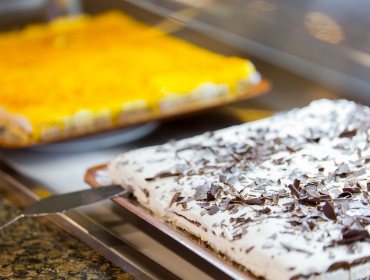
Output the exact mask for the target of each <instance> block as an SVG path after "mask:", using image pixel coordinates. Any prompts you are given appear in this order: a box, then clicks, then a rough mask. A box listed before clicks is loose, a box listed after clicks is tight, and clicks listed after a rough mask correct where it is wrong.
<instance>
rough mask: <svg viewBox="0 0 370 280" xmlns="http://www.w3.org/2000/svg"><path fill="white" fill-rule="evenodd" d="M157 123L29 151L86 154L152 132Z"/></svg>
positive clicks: (43, 146) (37, 147) (32, 148)
mask: <svg viewBox="0 0 370 280" xmlns="http://www.w3.org/2000/svg"><path fill="white" fill-rule="evenodd" d="M158 126H159V124H158V122H150V123H147V124H144V125H140V126H135V127H130V128H122V129H116V130H114V131H107V132H100V133H97V134H94V135H90V136H86V137H81V138H76V139H71V140H66V141H63V142H55V143H51V144H45V145H40V146H35V147H31V148H30V150H33V151H37V152H47V153H70V152H86V151H91V150H97V149H104V148H109V147H113V146H117V145H122V144H125V143H128V142H131V141H134V140H136V139H139V138H141V137H144V136H146V135H148V134H149V133H151V132H153V131H154V130H155V129H156V128H157V127H158Z"/></svg>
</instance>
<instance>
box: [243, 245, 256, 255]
mask: <svg viewBox="0 0 370 280" xmlns="http://www.w3.org/2000/svg"><path fill="white" fill-rule="evenodd" d="M253 248H254V246H252V247H250V248H248V249H246V250H245V253H246V254H248V253H249V252H250V251H252V250H253Z"/></svg>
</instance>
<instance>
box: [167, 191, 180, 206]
mask: <svg viewBox="0 0 370 280" xmlns="http://www.w3.org/2000/svg"><path fill="white" fill-rule="evenodd" d="M180 194H181V192H177V193H175V194H174V196H173V197H172V199H171V202H170V207H171V206H172V204H174V203H175V201H176V200H177V199H178V198H179V196H180Z"/></svg>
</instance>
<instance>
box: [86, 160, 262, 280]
mask: <svg viewBox="0 0 370 280" xmlns="http://www.w3.org/2000/svg"><path fill="white" fill-rule="evenodd" d="M104 174H107V165H99V166H95V167H92V168H90V169H88V170H87V172H86V174H85V182H87V183H88V184H89V185H90V186H91V187H93V188H97V187H101V186H103V185H102V182H103V181H104V179H107V178H104ZM112 200H113V201H114V202H116V203H118V204H119V205H121V206H123V207H124V208H126V209H127V210H129V211H130V212H132V213H133V214H135V215H136V216H138V217H140V218H141V219H143V220H144V221H146V222H147V223H149V224H151V225H152V226H154V227H155V228H157V229H158V230H160V231H162V232H163V233H165V234H166V235H167V236H169V237H171V238H173V239H174V240H175V241H177V242H178V243H180V244H181V245H183V246H185V247H186V248H187V249H189V250H191V251H192V252H194V253H195V254H197V255H198V256H200V257H201V258H203V259H204V260H206V261H207V262H209V263H211V264H212V265H214V266H217V268H218V269H220V270H221V271H222V272H224V273H225V274H226V275H228V276H230V277H231V278H234V279H246V280H254V279H256V278H255V277H253V276H251V275H250V274H249V273H247V272H243V271H241V270H240V269H238V268H237V266H236V265H235V266H234V265H232V264H231V263H229V262H228V261H226V260H224V259H223V258H221V257H220V256H219V255H218V254H216V252H214V251H212V250H210V249H208V248H206V247H205V246H203V245H201V244H199V243H198V242H197V241H196V239H195V238H194V240H193V239H192V238H191V236H189V235H187V234H185V233H183V232H182V231H181V230H180V229H178V228H177V227H175V226H173V225H172V224H171V223H164V222H162V221H160V220H158V219H157V218H155V217H154V216H152V215H151V214H150V212H149V211H148V210H146V209H144V208H143V207H141V206H140V205H139V204H138V203H137V202H135V201H134V200H133V199H130V198H128V197H117V198H113V199H112Z"/></svg>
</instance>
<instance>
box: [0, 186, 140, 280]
mask: <svg viewBox="0 0 370 280" xmlns="http://www.w3.org/2000/svg"><path fill="white" fill-rule="evenodd" d="M11 196H13V197H11ZM10 201H12V203H11V202H10ZM17 204H20V205H21V203H20V202H19V201H17V198H15V199H14V195H13V194H11V193H7V192H5V191H4V190H3V189H2V188H1V186H0V223H1V224H3V223H4V222H5V221H7V220H8V219H10V218H11V217H14V216H15V215H16V214H17V213H18V212H19V211H20V210H19V209H20V208H19V207H18V206H19V205H17ZM0 279H69V280H73V279H99V280H100V279H117V280H118V279H119V280H124V279H127V280H132V279H135V278H134V277H132V276H131V275H130V274H128V273H125V272H124V271H123V270H122V269H120V268H119V267H117V266H116V265H114V264H113V263H111V262H110V261H109V260H107V259H106V258H105V257H103V256H102V255H100V254H99V253H97V252H96V251H94V250H92V249H91V248H90V247H88V246H86V245H85V244H84V243H82V242H80V241H79V240H77V239H75V238H74V237H72V236H71V235H69V234H67V233H66V232H64V231H63V230H62V229H60V228H58V227H57V226H55V225H54V224H52V223H51V222H50V221H48V220H47V219H46V218H24V219H21V220H19V221H17V222H16V223H15V224H13V225H10V226H9V227H8V228H5V229H4V230H2V231H0Z"/></svg>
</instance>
